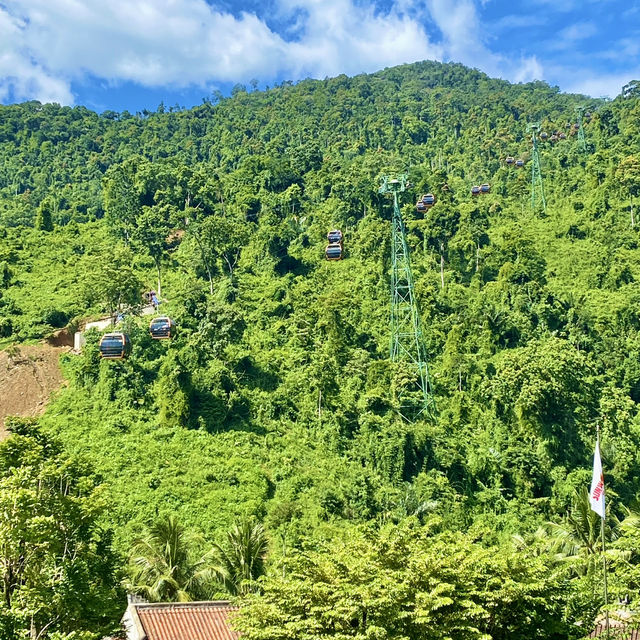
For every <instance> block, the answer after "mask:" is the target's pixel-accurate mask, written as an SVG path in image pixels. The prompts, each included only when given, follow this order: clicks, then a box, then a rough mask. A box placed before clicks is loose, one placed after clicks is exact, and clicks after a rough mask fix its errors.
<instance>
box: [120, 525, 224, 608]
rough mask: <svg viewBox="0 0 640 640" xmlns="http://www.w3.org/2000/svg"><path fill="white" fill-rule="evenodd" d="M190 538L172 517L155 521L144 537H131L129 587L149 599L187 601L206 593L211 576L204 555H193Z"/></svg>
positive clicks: (153, 600)
mask: <svg viewBox="0 0 640 640" xmlns="http://www.w3.org/2000/svg"><path fill="white" fill-rule="evenodd" d="M193 542H194V540H193V538H192V537H191V536H189V535H188V534H187V532H186V530H185V528H184V527H183V526H182V525H180V523H179V522H178V521H177V519H176V518H175V517H173V516H169V517H168V518H167V519H166V520H158V521H157V522H155V523H154V524H153V526H152V527H151V528H150V529H149V532H148V534H147V535H146V536H145V537H143V538H139V539H137V540H135V541H134V545H133V553H132V556H131V558H130V564H131V584H130V588H131V590H132V591H133V592H135V593H138V594H140V595H143V596H144V597H146V598H147V599H149V600H150V601H151V602H188V601H190V600H193V599H194V598H198V597H202V596H206V593H207V587H208V585H210V584H211V582H212V579H213V576H212V572H211V569H210V566H209V565H208V564H207V560H206V557H203V558H199V559H196V558H194V556H193V553H192V551H191V549H192V545H193Z"/></svg>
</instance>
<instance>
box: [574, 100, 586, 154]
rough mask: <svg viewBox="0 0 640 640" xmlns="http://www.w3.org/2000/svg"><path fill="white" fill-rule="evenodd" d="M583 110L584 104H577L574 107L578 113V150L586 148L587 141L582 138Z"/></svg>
mask: <svg viewBox="0 0 640 640" xmlns="http://www.w3.org/2000/svg"><path fill="white" fill-rule="evenodd" d="M585 110H586V107H585V106H578V107H576V108H575V112H576V114H577V115H578V147H579V148H580V151H586V150H587V141H586V140H585V138H584V127H583V126H582V115H583V113H584V112H585Z"/></svg>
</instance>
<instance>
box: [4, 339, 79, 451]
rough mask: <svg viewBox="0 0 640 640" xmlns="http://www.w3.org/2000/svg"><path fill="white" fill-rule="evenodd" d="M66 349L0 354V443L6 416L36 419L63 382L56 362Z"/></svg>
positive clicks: (40, 348)
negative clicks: (33, 417)
mask: <svg viewBox="0 0 640 640" xmlns="http://www.w3.org/2000/svg"><path fill="white" fill-rule="evenodd" d="M67 350H68V347H54V346H50V345H47V344H42V345H30V346H19V347H12V348H10V349H8V350H6V351H0V440H1V439H2V438H4V437H6V429H5V427H4V423H5V418H6V417H7V416H36V415H39V414H40V413H42V412H43V411H44V408H45V406H46V404H47V402H48V400H49V397H50V395H51V393H52V392H53V391H55V390H56V389H59V388H60V387H61V386H62V385H63V384H64V383H65V380H64V378H63V377H62V372H61V371H60V366H59V364H58V359H59V357H60V354H61V353H62V352H63V351H67Z"/></svg>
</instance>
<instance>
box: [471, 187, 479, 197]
mask: <svg viewBox="0 0 640 640" xmlns="http://www.w3.org/2000/svg"><path fill="white" fill-rule="evenodd" d="M471 195H472V196H479V195H480V187H479V186H478V185H473V187H471Z"/></svg>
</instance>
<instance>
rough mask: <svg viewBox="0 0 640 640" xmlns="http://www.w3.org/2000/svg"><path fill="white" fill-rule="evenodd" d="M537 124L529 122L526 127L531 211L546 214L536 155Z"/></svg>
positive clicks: (538, 128) (538, 160) (538, 159)
mask: <svg viewBox="0 0 640 640" xmlns="http://www.w3.org/2000/svg"><path fill="white" fill-rule="evenodd" d="M539 131H540V123H539V122H531V123H529V124H528V125H527V133H530V134H531V209H532V210H533V211H537V209H538V208H539V207H542V211H543V213H546V212H547V201H546V200H545V198H544V185H543V184H542V171H541V170H540V154H539V153H538V132H539Z"/></svg>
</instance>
